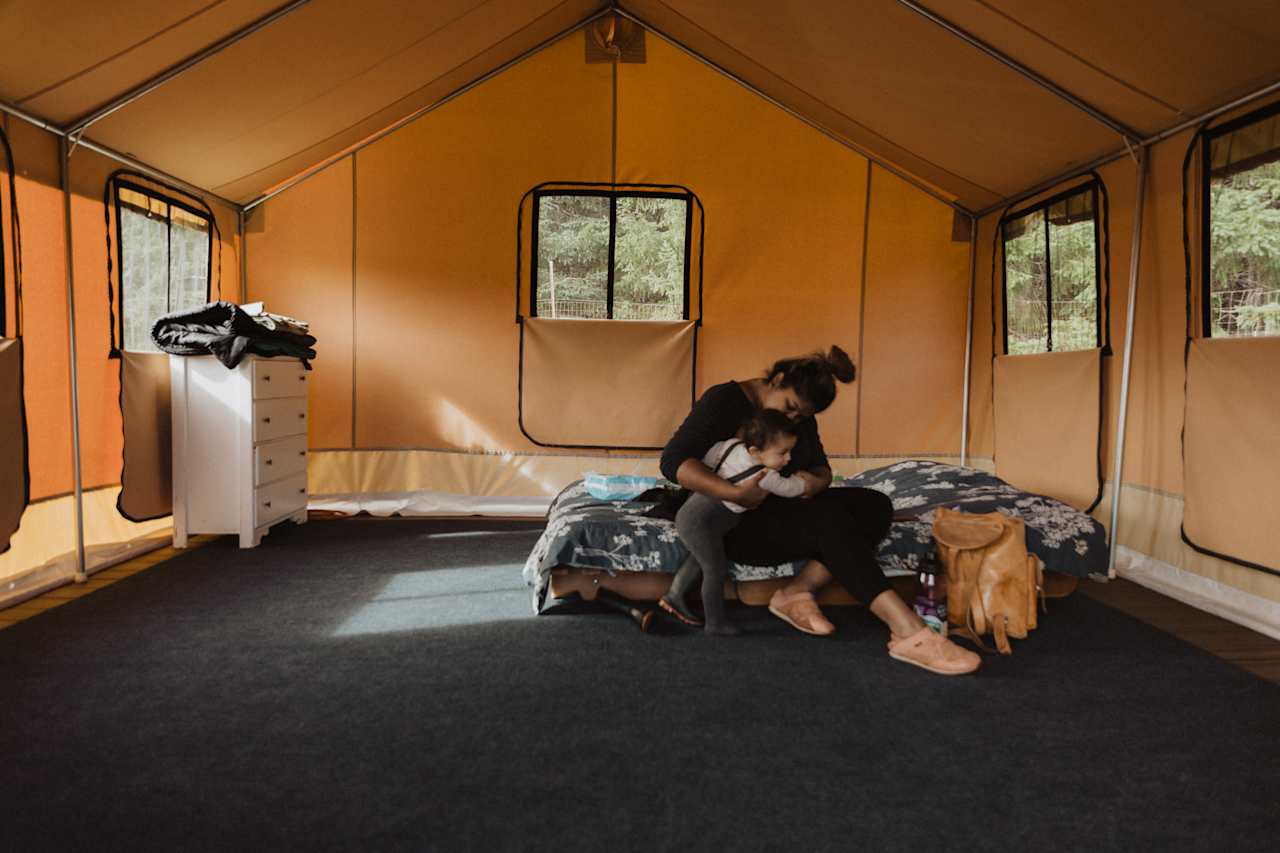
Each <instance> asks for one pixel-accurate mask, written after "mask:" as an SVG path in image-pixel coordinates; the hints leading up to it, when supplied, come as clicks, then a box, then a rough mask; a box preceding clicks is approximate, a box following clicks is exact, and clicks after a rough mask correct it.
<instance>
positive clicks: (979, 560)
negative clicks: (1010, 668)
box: [933, 507, 1044, 655]
mask: <svg viewBox="0 0 1280 853" xmlns="http://www.w3.org/2000/svg"><path fill="white" fill-rule="evenodd" d="M933 538H934V540H935V542H936V543H937V547H938V559H939V560H940V561H941V562H942V565H943V567H944V568H945V570H946V574H947V622H948V625H949V631H950V633H952V634H959V635H960V636H962V637H966V638H968V639H970V640H973V641H974V642H976V643H977V644H978V645H979V646H980V647H981V648H983V649H984V650H988V651H989V649H987V646H986V645H985V644H984V643H983V642H982V640H981V636H982V635H983V634H991V635H992V636H993V637H994V638H995V643H996V648H997V649H998V650H999V651H1000V653H1001V654H1005V655H1007V654H1010V653H1011V652H1012V648H1011V647H1010V645H1009V638H1010V637H1016V638H1018V639H1025V638H1026V636H1027V632H1028V631H1030V630H1031V629H1033V628H1035V627H1036V599H1037V597H1038V595H1041V594H1043V586H1044V570H1043V567H1042V565H1041V563H1040V560H1039V559H1038V558H1037V557H1036V556H1035V555H1034V554H1029V553H1027V538H1026V526H1025V525H1024V524H1023V521H1022V519H1020V518H1011V517H1010V516H1007V515H1003V514H1001V513H998V512H990V513H986V514H985V515H977V514H974V513H967V512H960V511H958V510H950V509H947V508H946V507H939V508H938V512H937V515H936V517H935V518H934V521H933Z"/></svg>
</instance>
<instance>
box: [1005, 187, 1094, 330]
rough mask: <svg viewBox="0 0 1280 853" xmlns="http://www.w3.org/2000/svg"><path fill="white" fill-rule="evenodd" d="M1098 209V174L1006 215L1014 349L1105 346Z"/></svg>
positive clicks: (1008, 313)
mask: <svg viewBox="0 0 1280 853" xmlns="http://www.w3.org/2000/svg"><path fill="white" fill-rule="evenodd" d="M1097 210H1098V185H1097V183H1096V182H1093V183H1090V184H1086V185H1085V186H1083V187H1077V188H1073V189H1071V190H1068V191H1067V192H1066V193H1063V194H1060V195H1057V196H1054V197H1053V198H1050V199H1047V200H1046V201H1043V202H1041V203H1039V204H1037V205H1036V206H1035V207H1032V208H1029V209H1024V210H1021V211H1019V212H1017V213H1014V214H1012V215H1010V216H1007V217H1005V219H1004V220H1002V221H1001V223H1000V227H1001V229H1002V232H1003V238H1004V308H1005V310H1004V318H1005V324H1004V349H1005V352H1006V353H1008V354H1010V355H1020V354H1026V353H1038V352H1068V351H1073V350H1085V349H1095V348H1097V347H1099V346H1101V338H1102V319H1101V314H1100V313H1099V300H1098V279H1099V274H1098V216H1097Z"/></svg>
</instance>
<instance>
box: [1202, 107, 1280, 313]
mask: <svg viewBox="0 0 1280 853" xmlns="http://www.w3.org/2000/svg"><path fill="white" fill-rule="evenodd" d="M1242 122H1243V123H1241V122H1232V123H1230V124H1227V125H1224V126H1223V127H1222V128H1219V129H1218V130H1215V131H1210V132H1209V133H1207V134H1206V140H1205V146H1204V149H1205V150H1204V156H1205V160H1206V162H1205V169H1204V174H1205V181H1206V187H1205V191H1204V198H1205V199H1206V201H1207V203H1206V205H1205V215H1206V216H1207V218H1208V222H1207V223H1205V228H1204V233H1205V234H1206V235H1207V237H1208V239H1207V241H1206V243H1207V245H1206V246H1205V249H1206V256H1207V257H1208V259H1209V263H1208V264H1207V265H1205V273H1204V276H1205V280H1204V284H1203V295H1202V296H1203V298H1202V305H1203V306H1204V334H1205V336H1206V337H1246V336H1249V337H1254V336H1263V335H1268V336H1269V335H1280V114H1275V115H1269V116H1268V115H1264V116H1263V117H1261V118H1250V117H1247V116H1246V117H1245V119H1243V120H1242Z"/></svg>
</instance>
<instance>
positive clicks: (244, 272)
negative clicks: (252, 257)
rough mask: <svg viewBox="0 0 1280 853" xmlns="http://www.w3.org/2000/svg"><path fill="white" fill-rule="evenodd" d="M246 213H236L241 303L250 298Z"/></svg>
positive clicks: (242, 211) (241, 210)
mask: <svg viewBox="0 0 1280 853" xmlns="http://www.w3.org/2000/svg"><path fill="white" fill-rule="evenodd" d="M245 216H246V214H245V211H244V208H240V210H239V211H237V213H236V221H237V222H238V224H239V226H240V247H239V248H240V302H241V303H244V302H245V301H246V300H248V298H249V247H248V245H247V244H246V243H245V239H244V235H245V227H244V226H245Z"/></svg>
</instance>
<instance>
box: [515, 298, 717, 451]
mask: <svg viewBox="0 0 1280 853" xmlns="http://www.w3.org/2000/svg"><path fill="white" fill-rule="evenodd" d="M694 326H695V323H694V322H693V321H688V320H678V321H654V320H552V319H547V318H542V317H527V318H525V319H524V321H523V326H522V328H521V362H520V400H519V417H520V428H521V430H522V431H523V432H524V434H525V435H526V436H527V437H528V438H529V440H531V441H533V442H534V443H536V444H541V445H544V446H548V447H610V448H644V449H649V448H653V449H657V448H661V447H662V446H663V445H664V444H666V442H667V439H669V438H670V437H671V433H672V432H674V431H675V429H676V427H678V426H679V425H680V422H681V421H683V420H684V418H685V416H686V415H688V414H689V408H690V407H691V405H692V403H693V367H694Z"/></svg>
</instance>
